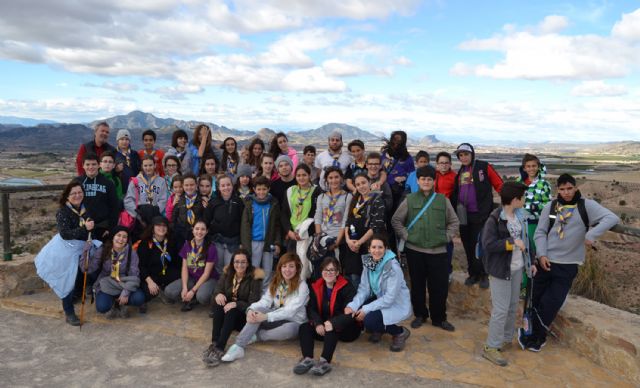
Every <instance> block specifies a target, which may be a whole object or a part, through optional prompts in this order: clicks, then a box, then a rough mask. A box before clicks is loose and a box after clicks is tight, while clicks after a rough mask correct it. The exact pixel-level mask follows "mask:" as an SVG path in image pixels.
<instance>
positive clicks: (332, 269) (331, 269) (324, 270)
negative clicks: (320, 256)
mask: <svg viewBox="0 0 640 388" xmlns="http://www.w3.org/2000/svg"><path fill="white" fill-rule="evenodd" d="M322 272H326V273H336V272H338V270H337V269H335V268H325V269H323V270H322Z"/></svg>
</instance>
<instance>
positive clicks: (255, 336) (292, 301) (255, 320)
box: [222, 253, 309, 362]
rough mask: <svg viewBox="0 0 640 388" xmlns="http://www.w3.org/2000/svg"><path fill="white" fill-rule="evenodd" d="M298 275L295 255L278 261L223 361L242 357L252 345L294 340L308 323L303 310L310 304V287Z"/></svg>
mask: <svg viewBox="0 0 640 388" xmlns="http://www.w3.org/2000/svg"><path fill="white" fill-rule="evenodd" d="M301 271H302V262H301V261H300V258H299V257H298V255H296V254H295V253H286V254H284V255H283V256H282V257H280V260H278V266H277V267H276V270H275V273H274V276H273V277H272V278H271V281H270V282H269V287H268V289H267V291H266V292H265V293H264V294H263V295H262V298H260V300H259V301H258V302H256V303H253V304H252V305H251V306H249V308H248V309H247V324H246V325H245V326H244V328H243V329H242V331H241V332H240V334H238V336H237V337H236V343H235V344H233V345H232V346H231V347H230V348H229V350H228V351H227V353H226V354H225V355H224V356H223V357H222V361H224V362H231V361H235V360H237V359H240V358H242V357H244V348H246V347H247V345H249V344H250V343H253V342H255V341H258V340H260V341H272V340H274V341H279V340H288V339H292V338H294V337H295V336H296V334H297V333H298V328H299V327H300V324H301V323H304V322H306V321H307V313H306V311H305V306H306V304H307V301H308V300H309V287H307V283H306V282H305V281H304V280H302V279H300V272H301Z"/></svg>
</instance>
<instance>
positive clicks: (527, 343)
mask: <svg viewBox="0 0 640 388" xmlns="http://www.w3.org/2000/svg"><path fill="white" fill-rule="evenodd" d="M546 344H547V340H546V339H544V340H543V339H539V338H537V339H536V338H531V337H530V336H527V335H526V334H525V333H524V329H522V328H519V329H518V345H520V348H522V350H525V349H526V350H529V351H532V352H536V353H537V352H539V351H540V350H541V349H542V348H543V347H544V346H545V345H546Z"/></svg>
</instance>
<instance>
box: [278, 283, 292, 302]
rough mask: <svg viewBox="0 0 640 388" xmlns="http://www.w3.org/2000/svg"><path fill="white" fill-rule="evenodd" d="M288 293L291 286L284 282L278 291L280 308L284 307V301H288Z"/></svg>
mask: <svg viewBox="0 0 640 388" xmlns="http://www.w3.org/2000/svg"><path fill="white" fill-rule="evenodd" d="M287 292H289V285H288V284H287V282H285V281H284V280H283V281H281V282H280V284H278V289H277V290H276V300H277V301H278V302H277V303H278V307H282V306H284V301H285V299H287Z"/></svg>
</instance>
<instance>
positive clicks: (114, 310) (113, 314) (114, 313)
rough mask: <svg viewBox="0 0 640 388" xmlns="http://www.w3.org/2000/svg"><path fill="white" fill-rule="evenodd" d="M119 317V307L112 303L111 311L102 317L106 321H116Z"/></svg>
mask: <svg viewBox="0 0 640 388" xmlns="http://www.w3.org/2000/svg"><path fill="white" fill-rule="evenodd" d="M119 316H120V305H118V304H116V303H114V304H113V306H111V309H109V311H107V313H106V314H105V315H104V317H105V318H107V319H116V318H118V317H119Z"/></svg>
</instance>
